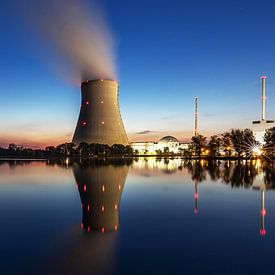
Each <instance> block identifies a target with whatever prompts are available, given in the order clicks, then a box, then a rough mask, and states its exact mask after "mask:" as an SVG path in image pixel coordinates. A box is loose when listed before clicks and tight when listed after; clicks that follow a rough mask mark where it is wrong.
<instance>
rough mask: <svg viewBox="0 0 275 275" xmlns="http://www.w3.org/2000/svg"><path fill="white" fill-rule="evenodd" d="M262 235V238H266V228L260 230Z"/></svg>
mask: <svg viewBox="0 0 275 275" xmlns="http://www.w3.org/2000/svg"><path fill="white" fill-rule="evenodd" d="M260 235H261V236H265V235H266V230H265V229H264V228H263V229H260Z"/></svg>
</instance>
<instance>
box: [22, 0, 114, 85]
mask: <svg viewBox="0 0 275 275" xmlns="http://www.w3.org/2000/svg"><path fill="white" fill-rule="evenodd" d="M23 2H25V1H23ZM26 2H27V6H26V5H25V7H24V9H25V8H26V7H27V9H28V11H27V12H26V13H25V15H26V16H27V17H28V18H27V20H28V21H29V22H30V23H31V25H32V26H33V27H34V28H35V30H36V31H37V33H38V34H39V35H40V37H41V38H42V39H45V42H46V43H48V44H49V45H50V46H51V47H53V48H54V50H55V51H56V53H57V54H58V56H60V57H61V58H62V59H63V61H64V63H65V64H66V66H65V67H66V68H64V69H65V71H66V74H67V73H68V72H71V74H72V75H71V76H70V77H73V80H74V81H75V80H77V81H84V80H87V79H89V80H90V79H101V78H104V79H113V80H114V79H116V70H115V65H114V64H115V62H114V41H113V39H112V35H111V32H110V30H109V28H108V26H107V23H106V20H105V19H104V16H103V14H102V12H101V11H100V10H99V8H98V7H97V6H96V5H95V3H93V5H87V3H86V2H85V1H84V0H44V1H40V0H36V1H35V0H32V1H30V0H29V1H26ZM26 2H25V4H26ZM89 4H90V3H89ZM21 11H22V10H21ZM21 14H22V12H21ZM55 65H60V64H55ZM68 66H69V69H68ZM59 67H60V66H59Z"/></svg>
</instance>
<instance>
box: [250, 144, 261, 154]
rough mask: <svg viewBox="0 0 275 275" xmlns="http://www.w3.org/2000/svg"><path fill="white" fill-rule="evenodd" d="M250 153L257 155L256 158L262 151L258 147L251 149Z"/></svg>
mask: <svg viewBox="0 0 275 275" xmlns="http://www.w3.org/2000/svg"><path fill="white" fill-rule="evenodd" d="M252 152H253V153H254V155H258V156H259V155H261V154H262V151H261V149H260V148H259V147H258V146H254V147H253V148H252Z"/></svg>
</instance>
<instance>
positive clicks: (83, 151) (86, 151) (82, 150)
mask: <svg viewBox="0 0 275 275" xmlns="http://www.w3.org/2000/svg"><path fill="white" fill-rule="evenodd" d="M78 151H79V154H80V155H81V156H89V155H90V145H89V144H88V143H86V142H81V143H80V144H79V146H78Z"/></svg>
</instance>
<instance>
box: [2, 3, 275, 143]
mask: <svg viewBox="0 0 275 275" xmlns="http://www.w3.org/2000/svg"><path fill="white" fill-rule="evenodd" d="M3 2H4V3H1V11H0V55H1V62H0V118H1V119H0V146H7V144H9V143H12V142H13V143H16V144H20V145H23V146H30V147H33V148H37V147H45V146H48V145H57V144H60V143H62V142H70V141H71V139H72V135H73V132H74V129H75V126H76V123H77V119H78V114H79V106H80V89H79V85H76V84H74V83H71V82H70V81H68V79H66V77H64V76H61V75H60V74H59V73H57V72H56V70H54V69H53V68H52V66H51V65H50V64H51V61H52V60H54V59H55V58H56V56H55V54H54V53H53V52H52V51H51V50H50V49H49V47H47V45H45V43H44V42H43V40H39V39H38V38H37V37H36V36H34V35H33V34H32V33H31V32H30V31H29V30H28V29H27V28H26V26H25V24H22V21H21V19H20V16H18V15H17V14H16V12H14V7H13V2H12V1H3ZM98 4H99V6H100V7H101V9H102V10H103V12H104V15H105V17H106V19H107V23H108V26H109V28H110V30H111V33H112V36H113V38H114V41H115V60H116V62H115V65H116V70H117V78H118V80H119V83H120V91H119V102H120V110H121V115H122V119H123V122H124V126H125V129H126V132H127V135H128V138H129V140H130V141H157V140H158V139H160V138H161V137H163V136H165V135H173V136H175V137H176V138H178V139H179V140H180V141H187V140H189V139H190V138H191V136H192V135H193V133H194V98H195V96H198V98H199V131H200V133H201V134H203V135H206V136H210V135H212V134H216V133H222V132H224V131H227V130H229V129H232V128H249V127H251V122H252V120H257V119H260V118H261V79H260V77H261V75H267V77H268V78H267V81H266V96H267V103H266V104H267V105H266V109H267V119H275V108H273V107H272V106H274V104H275V16H274V14H275V2H274V1H272V0H270V1H265V0H262V1H254V0H250V1H246V0H239V1H234V0H230V1H226V0H222V1H221V0H213V1H211V0H209V1H205V0H197V1H195V0H194V1H184V0H181V1H179V0H178V1H176V0H170V1H163V0H150V1H148V0H139V1H134V0H133V1H127V0H116V1H113V0H102V1H100V3H98ZM80 43H81V41H80Z"/></svg>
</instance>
